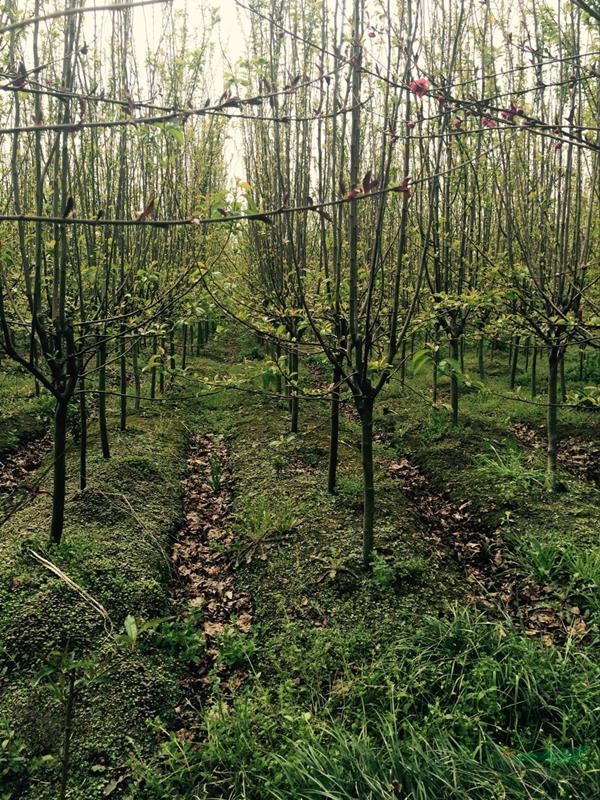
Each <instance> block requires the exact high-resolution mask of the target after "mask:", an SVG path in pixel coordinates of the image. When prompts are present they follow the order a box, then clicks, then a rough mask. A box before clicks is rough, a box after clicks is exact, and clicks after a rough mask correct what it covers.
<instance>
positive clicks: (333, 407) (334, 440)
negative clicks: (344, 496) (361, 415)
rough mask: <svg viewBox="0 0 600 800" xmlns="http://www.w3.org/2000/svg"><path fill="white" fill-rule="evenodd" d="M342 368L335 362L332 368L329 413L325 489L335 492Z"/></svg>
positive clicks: (331, 492) (330, 492)
mask: <svg viewBox="0 0 600 800" xmlns="http://www.w3.org/2000/svg"><path fill="white" fill-rule="evenodd" d="M341 377H342V370H341V369H340V367H339V366H338V365H337V364H336V365H335V367H334V368H333V389H332V391H331V403H330V414H329V467H328V470H327V491H328V492H329V494H335V485H336V481H337V465H338V450H339V443H340V389H339V386H338V384H339V382H340V379H341Z"/></svg>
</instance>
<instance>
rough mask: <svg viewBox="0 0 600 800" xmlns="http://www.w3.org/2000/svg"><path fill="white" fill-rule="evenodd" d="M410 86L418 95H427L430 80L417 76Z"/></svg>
mask: <svg viewBox="0 0 600 800" xmlns="http://www.w3.org/2000/svg"><path fill="white" fill-rule="evenodd" d="M408 88H409V89H410V90H411V92H413V94H416V95H417V97H425V95H426V94H427V92H428V91H429V81H428V80H427V78H416V79H415V80H414V81H411V82H410V83H409V84H408Z"/></svg>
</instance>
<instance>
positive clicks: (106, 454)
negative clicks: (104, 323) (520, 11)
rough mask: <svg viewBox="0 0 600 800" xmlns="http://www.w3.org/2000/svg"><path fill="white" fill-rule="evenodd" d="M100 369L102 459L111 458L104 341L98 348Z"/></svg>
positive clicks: (99, 398) (99, 410)
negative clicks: (107, 418)
mask: <svg viewBox="0 0 600 800" xmlns="http://www.w3.org/2000/svg"><path fill="white" fill-rule="evenodd" d="M98 358H99V360H100V369H99V370H98V424H99V427H100V445H101V447H102V457H103V458H106V459H109V458H110V446H109V444H108V426H107V424H106V342H105V341H102V342H101V344H100V346H99V348H98Z"/></svg>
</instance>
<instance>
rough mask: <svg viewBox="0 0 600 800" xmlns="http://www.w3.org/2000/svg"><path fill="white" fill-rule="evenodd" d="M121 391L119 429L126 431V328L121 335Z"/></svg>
mask: <svg viewBox="0 0 600 800" xmlns="http://www.w3.org/2000/svg"><path fill="white" fill-rule="evenodd" d="M119 348H120V357H119V367H120V378H119V393H120V398H119V399H120V416H119V430H121V431H124V430H126V429H127V355H126V354H125V329H122V330H121V336H120V337H119Z"/></svg>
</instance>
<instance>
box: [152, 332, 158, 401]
mask: <svg viewBox="0 0 600 800" xmlns="http://www.w3.org/2000/svg"><path fill="white" fill-rule="evenodd" d="M157 353H158V338H157V337H156V336H153V337H152V355H153V356H154V358H153V359H152V369H151V370H150V399H151V400H154V398H155V397H156V354H157Z"/></svg>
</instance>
